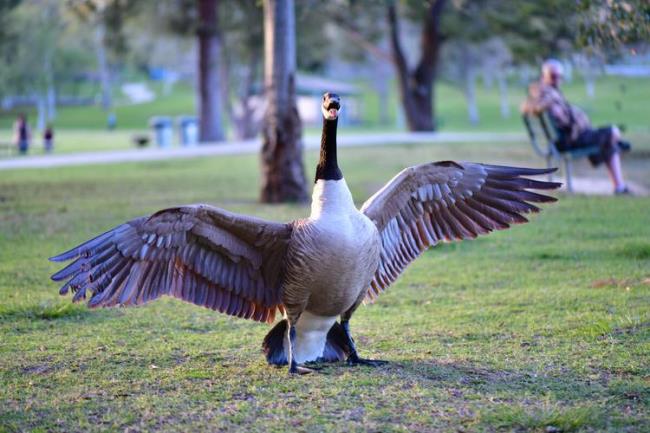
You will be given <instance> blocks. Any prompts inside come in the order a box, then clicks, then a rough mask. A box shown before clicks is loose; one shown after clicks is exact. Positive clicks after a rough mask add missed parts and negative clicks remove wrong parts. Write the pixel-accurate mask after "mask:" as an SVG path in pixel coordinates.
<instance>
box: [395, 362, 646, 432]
mask: <svg viewBox="0 0 650 433" xmlns="http://www.w3.org/2000/svg"><path fill="white" fill-rule="evenodd" d="M387 372H388V373H389V374H396V375H397V376H398V377H399V378H400V379H401V380H404V381H414V382H416V383H420V384H422V383H426V384H428V386H432V387H437V388H442V389H444V390H446V391H448V393H449V394H450V398H451V399H452V400H458V401H459V402H464V401H466V400H467V399H468V398H470V399H476V398H477V397H478V396H480V397H482V398H481V399H483V398H484V399H486V400H487V401H489V402H490V404H487V405H484V406H483V407H482V408H481V409H480V410H479V411H478V414H477V415H478V416H477V418H476V421H477V422H478V424H479V425H482V426H485V427H487V426H489V427H490V428H496V429H508V430H509V429H513V428H514V429H522V430H525V431H563V432H568V431H576V430H582V429H585V428H586V429H590V428H596V429H600V428H605V427H607V426H611V425H617V424H619V423H622V424H625V425H634V424H636V423H637V422H642V420H638V419H637V420H635V419H632V418H630V417H629V416H628V417H627V418H625V419H619V418H618V416H617V415H615V413H612V412H611V409H612V407H611V406H612V405H615V406H618V407H619V408H620V409H621V411H620V412H618V411H617V412H618V413H622V411H623V408H630V407H633V408H635V409H636V411H638V413H643V412H644V411H645V409H646V408H647V404H646V403H644V401H643V398H641V396H642V395H644V393H643V392H640V391H639V389H637V388H638V386H637V385H635V384H623V383H619V384H618V385H617V386H610V383H609V382H610V378H609V375H608V374H606V372H604V371H603V372H601V373H602V375H601V378H600V379H596V380H594V378H593V377H586V376H580V375H577V374H575V373H573V372H571V371H569V370H566V371H565V369H564V368H560V372H554V373H552V374H544V373H539V372H534V371H526V370H500V369H491V368H488V367H486V366H482V365H478V364H470V363H446V362H438V361H424V362H422V361H410V360H399V361H396V362H393V363H391V364H390V367H388V369H387ZM605 402H606V403H607V406H610V408H609V409H610V410H607V409H605V407H604V403H605ZM628 410H629V409H628Z"/></svg>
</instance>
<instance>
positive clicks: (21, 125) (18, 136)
mask: <svg viewBox="0 0 650 433" xmlns="http://www.w3.org/2000/svg"><path fill="white" fill-rule="evenodd" d="M30 136H31V134H30V131H29V125H28V124H27V116H25V115H24V114H19V115H18V119H17V120H16V122H15V123H14V141H15V142H16V147H17V148H18V152H19V153H20V154H22V155H25V154H26V153H27V150H28V149H29V139H30Z"/></svg>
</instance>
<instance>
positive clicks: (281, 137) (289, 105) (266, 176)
mask: <svg viewBox="0 0 650 433" xmlns="http://www.w3.org/2000/svg"><path fill="white" fill-rule="evenodd" d="M294 13H295V12H294V4H293V0H264V59H265V65H264V86H265V93H266V99H267V108H266V110H267V111H266V114H265V118H264V126H263V129H262V134H263V145H262V192H261V200H262V202H265V203H280V202H304V201H306V200H307V191H306V189H305V183H306V182H305V170H304V167H303V163H302V142H301V136H302V124H301V121H300V116H299V115H298V107H297V105H296V89H295V85H296V80H295V74H296V40H295V38H296V28H295V16H294Z"/></svg>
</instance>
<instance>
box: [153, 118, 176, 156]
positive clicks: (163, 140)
mask: <svg viewBox="0 0 650 433" xmlns="http://www.w3.org/2000/svg"><path fill="white" fill-rule="evenodd" d="M149 126H151V128H153V135H154V140H155V142H156V145H157V146H158V147H163V148H164V147H171V145H172V132H173V125H172V119H170V118H169V117H164V116H158V117H152V118H151V119H150V120H149Z"/></svg>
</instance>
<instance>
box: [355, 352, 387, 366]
mask: <svg viewBox="0 0 650 433" xmlns="http://www.w3.org/2000/svg"><path fill="white" fill-rule="evenodd" d="M347 364H348V365H350V366H355V365H367V366H368V367H381V366H382V365H386V364H388V361H382V360H380V359H365V358H359V355H357V354H356V353H354V354H352V355H350V356H349V357H348V359H347Z"/></svg>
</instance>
